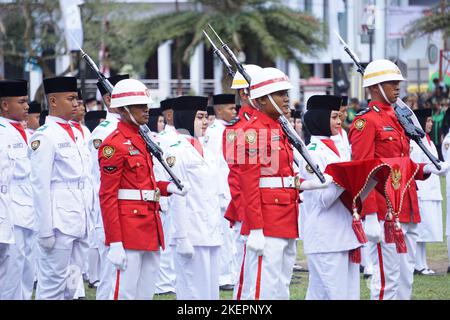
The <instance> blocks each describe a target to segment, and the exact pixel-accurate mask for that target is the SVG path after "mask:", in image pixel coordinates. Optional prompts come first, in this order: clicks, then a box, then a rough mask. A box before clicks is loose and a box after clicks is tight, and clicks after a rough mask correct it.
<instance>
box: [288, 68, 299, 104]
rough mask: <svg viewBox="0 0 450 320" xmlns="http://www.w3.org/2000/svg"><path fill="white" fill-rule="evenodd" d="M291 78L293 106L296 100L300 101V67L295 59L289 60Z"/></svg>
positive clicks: (290, 93) (291, 102) (290, 94)
mask: <svg viewBox="0 0 450 320" xmlns="http://www.w3.org/2000/svg"><path fill="white" fill-rule="evenodd" d="M288 71H289V75H288V76H289V80H291V83H292V89H291V91H290V92H289V97H290V99H289V100H290V104H291V107H293V106H294V104H295V103H296V102H300V69H299V68H298V67H297V64H296V63H295V62H294V61H289V65H288Z"/></svg>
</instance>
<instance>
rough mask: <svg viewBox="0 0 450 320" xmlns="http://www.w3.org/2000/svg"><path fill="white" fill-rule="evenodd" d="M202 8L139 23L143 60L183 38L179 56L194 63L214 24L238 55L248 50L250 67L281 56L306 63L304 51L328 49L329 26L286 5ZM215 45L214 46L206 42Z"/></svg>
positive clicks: (259, 1) (203, 0)
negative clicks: (325, 27)
mask: <svg viewBox="0 0 450 320" xmlns="http://www.w3.org/2000/svg"><path fill="white" fill-rule="evenodd" d="M192 2H193V4H194V7H195V8H197V9H199V10H194V9H190V10H183V11H180V12H172V13H167V14H162V15H157V16H153V17H149V18H148V19H143V20H141V21H139V22H137V23H136V24H137V27H136V28H135V30H136V31H137V34H136V35H135V36H136V40H137V41H138V43H139V44H140V46H139V48H138V50H140V51H141V54H138V55H137V56H139V57H145V54H144V53H146V54H147V56H148V55H149V54H152V53H154V52H155V51H156V49H157V48H158V46H159V45H160V44H161V43H163V42H165V41H167V40H171V39H178V45H177V46H176V49H175V51H174V58H175V59H177V61H180V60H181V59H182V60H183V61H184V62H188V61H189V59H190V57H191V56H192V54H193V53H194V50H195V48H196V47H197V45H198V44H199V43H201V42H204V41H205V38H204V35H203V33H202V30H203V29H206V28H207V25H208V23H211V24H212V25H213V27H214V29H215V30H216V31H217V32H218V33H219V35H220V36H221V38H222V39H223V40H224V41H226V42H228V45H229V46H230V47H231V48H232V49H233V50H234V51H235V52H245V54H246V62H247V63H257V62H259V63H261V61H263V62H264V61H265V62H266V64H268V63H267V61H272V62H273V61H274V60H275V59H276V58H283V59H288V60H294V61H296V62H297V63H300V57H299V55H298V53H302V54H307V55H314V53H315V52H317V50H319V49H321V48H323V47H324V40H323V39H322V38H323V34H324V33H323V24H322V23H321V22H320V21H318V20H317V19H316V18H314V17H312V16H310V15H308V14H305V13H303V12H300V11H295V10H292V9H290V8H288V7H286V6H284V5H282V4H281V2H280V1H264V0H226V1H222V0H220V1H219V0H194V1H192ZM206 45H207V46H208V47H209V46H210V45H209V43H208V42H206Z"/></svg>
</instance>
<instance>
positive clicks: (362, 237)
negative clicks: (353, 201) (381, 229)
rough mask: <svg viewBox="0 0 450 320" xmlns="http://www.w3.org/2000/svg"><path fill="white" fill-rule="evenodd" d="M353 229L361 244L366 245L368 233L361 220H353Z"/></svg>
mask: <svg viewBox="0 0 450 320" xmlns="http://www.w3.org/2000/svg"><path fill="white" fill-rule="evenodd" d="M352 229H353V232H354V233H355V235H356V238H357V239H358V241H359V243H362V244H364V243H366V242H367V237H366V233H365V232H364V228H363V226H362V223H361V220H356V219H353V221H352Z"/></svg>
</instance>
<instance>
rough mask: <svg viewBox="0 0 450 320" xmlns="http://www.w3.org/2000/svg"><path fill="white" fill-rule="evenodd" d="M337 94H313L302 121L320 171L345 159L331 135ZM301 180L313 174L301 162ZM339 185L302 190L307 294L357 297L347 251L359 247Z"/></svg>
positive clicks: (355, 269) (336, 122)
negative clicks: (309, 135)
mask: <svg viewBox="0 0 450 320" xmlns="http://www.w3.org/2000/svg"><path fill="white" fill-rule="evenodd" d="M340 101H341V99H340V98H339V97H337V96H327V95H323V96H319V95H316V96H312V97H310V98H309V99H308V102H307V112H306V113H305V117H304V121H305V126H306V127H307V128H308V130H309V132H310V133H311V142H310V144H309V145H308V152H309V153H310V154H311V157H312V159H313V160H314V162H315V163H317V164H318V166H319V168H320V170H322V171H324V170H325V168H326V166H327V165H328V164H330V163H335V162H343V161H349V159H350V153H349V150H345V149H341V150H340V149H339V148H338V147H337V145H336V144H335V142H334V140H332V139H331V137H332V136H334V135H338V134H339V129H340V128H341V120H340V118H339V107H340ZM300 175H301V177H302V178H304V179H305V180H306V181H308V180H311V179H317V178H316V177H315V175H314V173H313V172H312V170H311V169H310V168H308V166H303V167H302V168H301V174H300ZM343 191H344V189H342V188H341V187H339V186H338V185H336V184H334V183H333V184H331V185H330V186H329V187H328V188H327V189H325V190H311V191H305V192H304V201H305V214H304V221H303V223H304V235H303V246H304V253H305V255H306V257H307V259H308V269H309V284H308V289H307V292H306V299H307V300H355V299H359V264H357V263H353V262H352V261H351V259H350V251H351V250H354V249H356V248H359V247H360V246H361V244H360V243H359V241H358V239H357V237H356V236H355V233H354V231H353V229H352V219H353V218H352V214H351V213H350V212H349V210H348V209H347V208H346V207H345V206H344V204H343V203H342V202H341V200H340V198H339V197H340V195H341V194H342V193H343Z"/></svg>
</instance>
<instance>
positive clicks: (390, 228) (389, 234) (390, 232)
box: [384, 220, 395, 243]
mask: <svg viewBox="0 0 450 320" xmlns="http://www.w3.org/2000/svg"><path fill="white" fill-rule="evenodd" d="M394 230H395V226H394V221H393V220H385V221H384V242H386V243H394V242H395V237H394Z"/></svg>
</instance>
